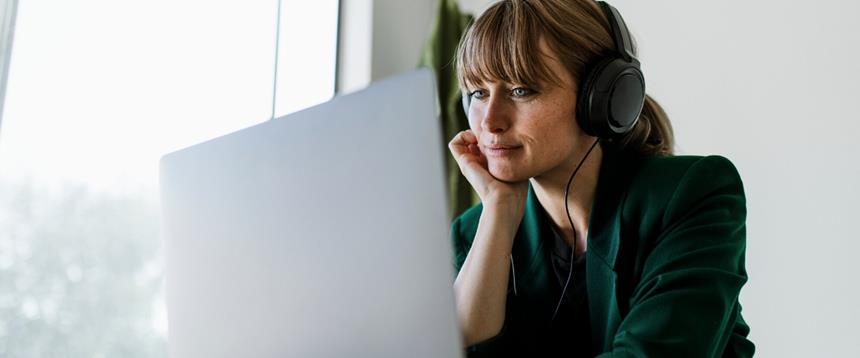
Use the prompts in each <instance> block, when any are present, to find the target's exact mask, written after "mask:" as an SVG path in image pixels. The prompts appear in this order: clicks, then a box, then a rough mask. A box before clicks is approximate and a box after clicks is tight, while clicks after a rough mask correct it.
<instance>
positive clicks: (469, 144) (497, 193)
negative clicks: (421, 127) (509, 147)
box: [448, 130, 528, 214]
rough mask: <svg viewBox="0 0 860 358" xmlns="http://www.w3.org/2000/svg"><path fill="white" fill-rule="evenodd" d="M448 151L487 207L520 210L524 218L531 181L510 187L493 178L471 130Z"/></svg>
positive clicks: (454, 142) (449, 144) (455, 140)
mask: <svg viewBox="0 0 860 358" xmlns="http://www.w3.org/2000/svg"><path fill="white" fill-rule="evenodd" d="M448 149H450V150H451V154H453V155H454V159H456V160H457V165H459V166H460V172H462V173H463V175H464V176H465V177H466V180H468V181H469V184H471V185H472V188H474V189H475V191H476V192H477V193H478V197H480V198H481V202H482V203H483V204H484V206H485V207H487V206H497V205H501V206H505V207H510V208H517V209H518V210H517V211H519V213H520V214H522V210H523V209H524V207H525V199H526V196H527V195H528V180H524V181H521V182H516V183H511V182H505V181H502V180H499V179H496V178H495V177H494V176H493V175H492V174H490V171H489V169H488V167H487V157H485V156H484V154H483V153H481V150H480V149H479V148H478V138H477V137H476V136H475V134H474V133H473V132H472V131H471V130H465V131H462V132H460V133H457V135H456V136H454V139H452V140H451V142H449V143H448ZM505 204H513V205H512V206H511V205H505Z"/></svg>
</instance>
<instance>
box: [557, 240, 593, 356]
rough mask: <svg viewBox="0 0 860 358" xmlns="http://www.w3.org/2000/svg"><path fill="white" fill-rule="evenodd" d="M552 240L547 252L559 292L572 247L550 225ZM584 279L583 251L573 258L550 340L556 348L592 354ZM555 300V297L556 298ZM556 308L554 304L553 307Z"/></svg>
mask: <svg viewBox="0 0 860 358" xmlns="http://www.w3.org/2000/svg"><path fill="white" fill-rule="evenodd" d="M552 232H553V235H552V237H553V239H552V240H553V241H554V242H553V243H550V244H551V245H549V246H548V247H551V248H552V252H551V254H550V257H551V260H550V261H551V263H552V268H553V271H554V272H555V277H556V279H557V282H558V292H559V295H561V291H562V290H563V288H564V286H565V283H566V282H567V280H568V276H569V275H570V263H571V260H570V259H571V257H572V256H573V248H572V247H570V246H569V245H568V244H567V242H565V241H564V240H563V239H562V238H561V237H560V236H559V235H558V233H557V232H556V231H555V230H554V229H553V230H552ZM587 292H588V291H587V289H586V279H585V255H584V254H583V255H580V256H579V257H577V258H576V259H575V260H574V264H573V276H572V277H570V282H569V283H568V284H567V290H564V299H562V302H561V306H560V307H559V309H558V313H557V314H556V317H555V319H554V320H553V321H552V327H551V329H550V332H551V337H550V344H551V345H552V346H553V348H554V349H553V350H552V351H555V352H565V353H566V354H576V356H583V357H592V356H594V354H593V353H592V352H591V327H590V325H589V323H590V322H589V317H588V294H587ZM556 304H558V301H556ZM552 309H553V310H555V306H553V308H552Z"/></svg>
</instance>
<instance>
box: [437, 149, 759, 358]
mask: <svg viewBox="0 0 860 358" xmlns="http://www.w3.org/2000/svg"><path fill="white" fill-rule="evenodd" d="M571 190H576V181H575V180H574V183H573V187H572V189H571ZM481 208H482V207H481V205H480V204H478V205H476V206H474V207H472V208H470V209H469V210H467V211H466V212H464V213H463V214H462V215H461V216H459V217H458V218H456V219H455V220H454V221H453V223H452V232H451V237H452V240H453V245H454V265H455V268H456V270H457V272H459V270H460V268H461V267H462V265H463V262H464V261H465V259H466V255H467V254H468V253H469V248H470V247H471V245H472V241H473V240H474V238H475V232H476V231H477V226H478V219H479V218H480V216H481ZM548 220H549V219H548V217H547V214H546V213H545V211H544V210H543V207H542V206H541V205H540V202H538V200H537V198H536V197H535V194H534V191H533V190H532V189H531V187H529V196H528V199H527V201H526V206H525V213H524V215H523V219H522V222H521V224H520V227H519V230H518V232H517V234H516V236H515V238H514V244H513V249H512V255H513V260H514V268H515V270H514V271H516V283H517V294H516V295H515V294H514V292H513V290H512V289H509V290H508V296H507V306H506V315H505V323H504V327H503V329H502V332H501V333H500V334H499V335H498V336H497V337H494V338H491V339H490V340H488V341H485V342H483V343H479V344H476V345H475V346H472V347H469V349H467V351H468V353H469V356H470V357H473V356H510V355H517V356H519V355H522V356H534V354H535V353H538V352H541V350H542V349H543V348H544V347H541V346H536V345H541V344H540V343H536V342H539V340H540V338H541V337H545V336H546V332H547V327H548V326H549V323H550V318H551V316H552V312H553V310H554V308H555V305H556V303H557V302H558V299H559V295H560V288H559V287H558V286H559V284H558V282H557V279H556V278H555V276H554V274H553V271H552V266H551V262H550V259H549V257H550V256H549V253H550V250H551V247H550V245H546V244H545V242H547V240H548V239H547V238H552V236H551V235H552V231H550V230H551V229H550V227H549V225H550V224H549V221H548ZM745 221H746V203H745V197H744V190H743V184H742V183H741V179H740V176H739V175H738V173H737V170H736V169H735V167H734V166H733V165H732V163H731V162H730V161H729V160H728V159H726V158H723V157H719V156H709V157H696V156H655V157H646V158H639V159H633V158H632V157H625V156H623V155H621V154H619V153H617V152H614V151H612V150H605V151H604V159H603V162H602V164H601V169H600V174H599V179H598V185H597V192H596V195H595V199H594V202H593V204H592V208H591V216H590V218H589V226H588V238H587V250H586V256H585V257H586V273H587V275H586V279H587V287H588V306H589V312H590V324H591V331H592V336H591V344H592V347H591V351H592V352H603V353H602V354H599V355H598V356H599V357H750V356H752V355H753V353H754V351H755V346H754V345H753V343H752V342H751V341H750V340H749V339H748V338H747V335H748V334H749V326H747V324H746V322H744V319H743V317H742V316H741V305H740V303H739V302H738V294H739V293H740V290H741V287H743V285H744V283H746V281H747V273H746V269H745V268H744V255H745V251H746V224H745ZM549 242H551V241H549ZM509 286H510V285H509ZM581 351H584V350H582V349H577V348H576V347H572V352H571V353H581Z"/></svg>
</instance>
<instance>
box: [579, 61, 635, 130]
mask: <svg viewBox="0 0 860 358" xmlns="http://www.w3.org/2000/svg"><path fill="white" fill-rule="evenodd" d="M581 88H582V89H581V90H580V96H579V97H578V98H577V109H576V112H577V121H578V122H579V124H580V126H581V127H582V128H583V130H584V131H585V133H587V134H588V135H591V136H594V137H599V138H607V139H611V138H617V137H620V136H622V135H624V134H627V133H628V132H629V131H630V130H631V129H633V127H634V126H635V125H636V122H637V121H638V119H639V114H640V113H641V112H642V106H643V104H644V102H645V79H644V77H643V76H642V71H641V70H639V66H638V63H637V62H627V61H625V60H624V59H621V58H618V57H608V58H606V59H604V60H601V61H600V62H598V64H597V65H596V66H595V67H594V69H593V70H592V71H591V72H589V75H588V76H586V80H585V82H584V83H583V87H581Z"/></svg>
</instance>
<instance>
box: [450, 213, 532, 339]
mask: <svg viewBox="0 0 860 358" xmlns="http://www.w3.org/2000/svg"><path fill="white" fill-rule="evenodd" d="M517 211H518V210H516V209H515V208H514V209H507V208H502V207H496V206H494V207H491V208H487V207H485V208H484V211H483V212H482V213H481V219H480V221H479V223H478V230H477V233H476V236H475V240H474V242H473V244H472V247H471V249H470V250H469V254H468V255H467V257H466V260H465V261H464V263H463V266H462V268H461V269H460V272H459V274H458V275H457V279H456V280H455V282H454V293H455V296H456V302H457V316H458V318H459V321H460V327H461V329H462V331H463V336H464V343H465V345H466V346H470V345H472V344H475V343H478V342H481V341H483V340H486V339H488V338H491V337H493V336H495V335H497V334H498V333H499V331H500V330H501V329H502V325H503V324H504V321H505V304H506V298H507V290H508V279H509V273H510V271H509V265H510V263H509V261H508V260H509V255H510V253H511V248H512V246H513V239H514V235H515V234H516V231H517V228H518V227H519V221H520V219H521V217H522V214H521V210H519V211H520V213H517ZM514 218H515V219H514Z"/></svg>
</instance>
